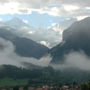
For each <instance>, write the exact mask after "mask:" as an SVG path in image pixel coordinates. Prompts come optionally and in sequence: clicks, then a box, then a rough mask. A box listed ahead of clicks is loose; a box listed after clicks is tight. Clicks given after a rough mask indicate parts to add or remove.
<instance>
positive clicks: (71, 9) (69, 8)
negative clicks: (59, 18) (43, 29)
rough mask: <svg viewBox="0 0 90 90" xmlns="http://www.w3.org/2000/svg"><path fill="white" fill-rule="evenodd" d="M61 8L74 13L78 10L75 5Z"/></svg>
mask: <svg viewBox="0 0 90 90" xmlns="http://www.w3.org/2000/svg"><path fill="white" fill-rule="evenodd" d="M63 7H64V9H65V10H66V11H75V10H78V9H79V7H78V6H75V5H63Z"/></svg>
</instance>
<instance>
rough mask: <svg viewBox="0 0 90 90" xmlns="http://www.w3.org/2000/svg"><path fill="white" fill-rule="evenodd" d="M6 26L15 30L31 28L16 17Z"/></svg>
mask: <svg viewBox="0 0 90 90" xmlns="http://www.w3.org/2000/svg"><path fill="white" fill-rule="evenodd" d="M4 24H6V25H8V26H10V27H12V28H14V29H21V28H22V27H30V26H29V25H28V24H26V23H25V22H24V21H23V20H22V19H20V18H18V17H14V18H12V19H11V20H9V21H7V22H5V23H4Z"/></svg>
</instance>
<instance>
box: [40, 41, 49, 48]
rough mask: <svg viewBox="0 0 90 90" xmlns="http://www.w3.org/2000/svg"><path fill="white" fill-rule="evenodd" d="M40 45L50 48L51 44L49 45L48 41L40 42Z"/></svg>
mask: <svg viewBox="0 0 90 90" xmlns="http://www.w3.org/2000/svg"><path fill="white" fill-rule="evenodd" d="M40 43H41V44H42V45H45V46H47V47H50V44H49V43H48V42H46V41H40Z"/></svg>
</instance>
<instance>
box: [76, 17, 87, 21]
mask: <svg viewBox="0 0 90 90" xmlns="http://www.w3.org/2000/svg"><path fill="white" fill-rule="evenodd" d="M87 17H88V16H78V17H77V20H78V21H80V20H82V19H85V18H87Z"/></svg>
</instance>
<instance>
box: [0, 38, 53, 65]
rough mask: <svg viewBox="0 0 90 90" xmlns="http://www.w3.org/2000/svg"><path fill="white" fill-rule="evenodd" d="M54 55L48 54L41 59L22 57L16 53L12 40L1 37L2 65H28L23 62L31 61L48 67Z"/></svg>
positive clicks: (0, 52)
mask: <svg viewBox="0 0 90 90" xmlns="http://www.w3.org/2000/svg"><path fill="white" fill-rule="evenodd" d="M51 60H52V57H51V56H50V55H46V56H44V57H42V58H41V59H35V58H32V57H31V58H27V57H21V56H19V55H17V54H16V53H15V47H14V45H13V44H12V42H10V41H7V40H4V39H2V38H0V65H3V64H6V65H14V66H17V67H27V66H25V65H24V64H23V63H28V64H29V63H30V64H33V65H37V66H42V67H46V66H48V65H49V63H50V61H51Z"/></svg>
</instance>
